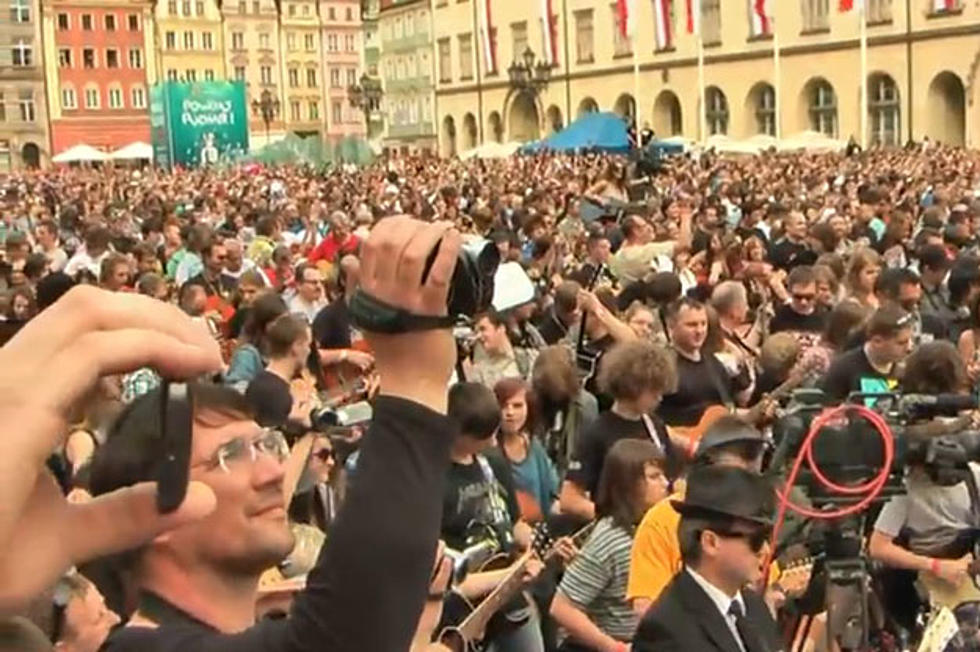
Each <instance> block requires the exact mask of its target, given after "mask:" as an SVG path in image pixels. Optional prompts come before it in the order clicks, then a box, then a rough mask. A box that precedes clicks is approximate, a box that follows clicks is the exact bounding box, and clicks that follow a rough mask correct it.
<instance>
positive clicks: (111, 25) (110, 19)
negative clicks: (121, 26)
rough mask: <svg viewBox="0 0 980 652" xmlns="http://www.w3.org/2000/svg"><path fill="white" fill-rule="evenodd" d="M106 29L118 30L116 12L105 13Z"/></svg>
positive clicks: (109, 30) (108, 30)
mask: <svg viewBox="0 0 980 652" xmlns="http://www.w3.org/2000/svg"><path fill="white" fill-rule="evenodd" d="M105 31H107V32H114V31H116V16H115V14H106V15H105Z"/></svg>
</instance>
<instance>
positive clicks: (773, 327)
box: [769, 303, 829, 334]
mask: <svg viewBox="0 0 980 652" xmlns="http://www.w3.org/2000/svg"><path fill="white" fill-rule="evenodd" d="M828 314H829V313H828V312H827V311H826V310H815V311H813V312H811V313H810V314H809V315H801V314H800V313H798V312H796V311H795V310H793V307H792V306H791V305H789V304H788V303H784V304H783V305H781V306H779V307H778V308H776V314H775V315H773V318H772V321H771V322H770V323H769V333H770V334H772V333H780V332H783V331H794V332H800V333H822V332H823V330H824V327H825V326H826V325H827V316H828Z"/></svg>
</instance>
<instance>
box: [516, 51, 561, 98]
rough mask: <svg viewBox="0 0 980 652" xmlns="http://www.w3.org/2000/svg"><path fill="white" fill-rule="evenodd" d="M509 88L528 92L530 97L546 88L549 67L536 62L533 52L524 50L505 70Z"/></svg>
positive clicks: (546, 64) (547, 64)
mask: <svg viewBox="0 0 980 652" xmlns="http://www.w3.org/2000/svg"><path fill="white" fill-rule="evenodd" d="M507 76H508V77H509V78H510V86H511V88H513V89H514V90H515V91H518V92H523V91H528V92H530V93H531V94H532V95H536V94H538V93H540V92H541V91H542V90H544V89H545V88H547V86H548V82H549V81H551V65H550V64H549V63H547V62H545V61H537V57H536V56H535V54H534V50H532V49H531V48H530V47H527V48H525V49H524V53H523V54H522V55H521V58H520V59H515V60H514V62H513V63H512V64H510V67H509V68H507Z"/></svg>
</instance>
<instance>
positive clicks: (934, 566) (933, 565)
mask: <svg viewBox="0 0 980 652" xmlns="http://www.w3.org/2000/svg"><path fill="white" fill-rule="evenodd" d="M929 570H930V571H932V574H933V575H939V560H938V559H936V558H933V559H932V561H930V562H929Z"/></svg>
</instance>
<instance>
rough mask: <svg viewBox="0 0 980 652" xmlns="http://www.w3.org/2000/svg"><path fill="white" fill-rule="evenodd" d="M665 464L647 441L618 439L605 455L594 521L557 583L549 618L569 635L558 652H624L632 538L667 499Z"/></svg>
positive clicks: (630, 617)
mask: <svg viewBox="0 0 980 652" xmlns="http://www.w3.org/2000/svg"><path fill="white" fill-rule="evenodd" d="M664 463H665V459H664V456H663V453H662V452H661V451H660V449H659V448H658V447H657V446H656V445H655V444H654V443H653V442H652V441H649V440H642V439H623V440H621V441H618V442H616V444H614V445H613V447H612V448H610V449H609V454H608V455H607V456H606V460H605V463H604V464H603V466H602V475H601V476H600V478H599V490H598V491H597V492H596V497H595V498H596V501H595V503H596V516H597V517H598V518H599V520H598V522H597V523H596V526H595V529H594V530H593V531H592V534H591V535H590V536H589V539H588V540H587V541H586V543H585V545H584V546H583V547H582V551H581V552H580V553H579V554H578V556H577V557H576V558H575V560H574V561H573V562H572V564H571V566H569V568H568V570H567V571H566V573H565V575H564V577H563V578H562V581H561V584H560V585H559V586H558V591H557V592H556V593H555V598H554V600H553V601H552V603H551V616H552V617H553V618H554V619H555V621H556V622H557V623H558V624H559V625H560V626H561V627H562V628H564V629H565V630H566V631H567V632H568V638H566V639H565V641H564V642H563V643H562V645H561V647H560V650H561V651H562V652H587V651H593V650H599V651H601V652H627V651H628V650H629V642H630V640H632V638H633V632H634V631H635V630H636V624H637V615H636V613H634V611H633V609H632V607H631V606H630V603H629V602H628V601H627V600H626V581H627V578H628V575H629V566H630V552H631V550H632V545H633V533H634V531H635V530H636V526H637V524H638V523H639V522H640V520H641V519H642V518H643V515H644V514H645V513H646V511H647V510H648V509H650V508H651V507H653V506H654V505H655V504H656V503H658V502H660V501H661V500H663V499H664V498H665V497H666V496H667V475H666V473H665V470H664Z"/></svg>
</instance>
